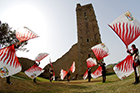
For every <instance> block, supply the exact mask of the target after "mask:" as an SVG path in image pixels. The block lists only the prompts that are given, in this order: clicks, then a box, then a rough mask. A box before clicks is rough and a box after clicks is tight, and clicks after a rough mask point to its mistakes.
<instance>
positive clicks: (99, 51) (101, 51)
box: [91, 43, 109, 60]
mask: <svg viewBox="0 0 140 93" xmlns="http://www.w3.org/2000/svg"><path fill="white" fill-rule="evenodd" d="M91 49H92V51H93V53H94V54H95V56H96V58H97V59H98V60H101V59H103V58H104V57H106V56H108V55H109V50H108V48H107V47H106V45H105V44H104V43H101V44H98V45H96V46H93V47H92V48H91Z"/></svg>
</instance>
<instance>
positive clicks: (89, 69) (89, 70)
mask: <svg viewBox="0 0 140 93" xmlns="http://www.w3.org/2000/svg"><path fill="white" fill-rule="evenodd" d="M90 80H91V68H88V82H90Z"/></svg>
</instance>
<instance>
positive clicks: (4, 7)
mask: <svg viewBox="0 0 140 93" xmlns="http://www.w3.org/2000/svg"><path fill="white" fill-rule="evenodd" d="M78 3H80V4H81V5H86V4H89V3H91V4H92V5H93V8H94V11H95V15H96V19H97V21H98V26H99V31H100V35H101V40H102V42H103V43H105V44H106V46H107V47H108V48H109V51H110V55H109V56H107V57H105V58H104V61H105V62H106V63H107V64H111V63H116V62H119V61H121V60H123V59H124V58H125V57H126V56H127V53H126V48H125V45H124V43H123V42H122V41H121V40H120V38H119V37H118V36H117V35H116V34H115V33H114V32H113V30H112V29H111V28H109V26H108V24H110V23H111V22H112V21H113V20H115V19H116V18H117V17H119V16H120V15H121V14H123V13H125V12H126V11H127V10H129V11H130V12H131V13H132V15H133V16H134V17H135V18H136V19H137V20H138V21H140V13H139V9H140V5H139V4H140V1H139V0H0V20H1V21H2V22H3V23H5V22H6V23H8V24H9V26H10V27H12V28H13V29H15V30H16V29H18V28H19V27H21V26H27V27H28V28H30V29H31V30H32V31H34V32H35V33H36V34H38V35H39V36H40V37H38V38H35V39H32V40H29V42H28V45H27V46H25V47H26V48H27V49H28V50H29V52H21V51H17V56H18V57H25V58H29V59H31V60H35V57H36V56H37V55H38V54H39V53H49V56H48V57H46V58H44V59H43V60H42V61H41V64H40V66H41V67H42V68H43V67H44V66H45V65H46V64H48V63H49V59H51V61H52V62H54V61H56V60H57V59H58V58H60V57H62V56H63V55H64V54H65V53H66V52H68V51H69V49H70V48H71V47H72V45H73V44H75V43H77V40H78V39H77V38H78V37H77V20H76V11H75V10H76V5H77V4H78ZM139 41H140V38H138V39H137V40H135V41H134V42H133V44H136V46H137V47H138V48H140V43H139ZM130 46H131V45H130ZM130 46H129V47H130Z"/></svg>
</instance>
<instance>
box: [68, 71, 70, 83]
mask: <svg viewBox="0 0 140 93" xmlns="http://www.w3.org/2000/svg"><path fill="white" fill-rule="evenodd" d="M67 81H68V82H69V81H70V70H68V74H67Z"/></svg>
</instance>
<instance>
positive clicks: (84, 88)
mask: <svg viewBox="0 0 140 93" xmlns="http://www.w3.org/2000/svg"><path fill="white" fill-rule="evenodd" d="M11 82H12V83H13V84H12V85H9V84H7V83H6V79H5V78H0V93H77V92H78V93H83V92H85V93H140V83H139V84H137V85H133V84H132V83H133V82H134V73H133V74H132V75H130V76H129V77H127V78H126V79H124V80H120V79H119V78H118V77H117V76H116V75H115V74H114V75H108V76H107V81H106V83H102V78H101V77H99V78H97V79H92V80H91V82H88V81H87V80H74V81H70V82H67V81H53V82H49V80H47V79H43V78H40V77H37V83H34V82H33V81H32V79H30V78H28V77H27V76H26V75H25V74H24V73H22V72H20V73H18V74H17V75H15V76H13V77H11Z"/></svg>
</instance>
